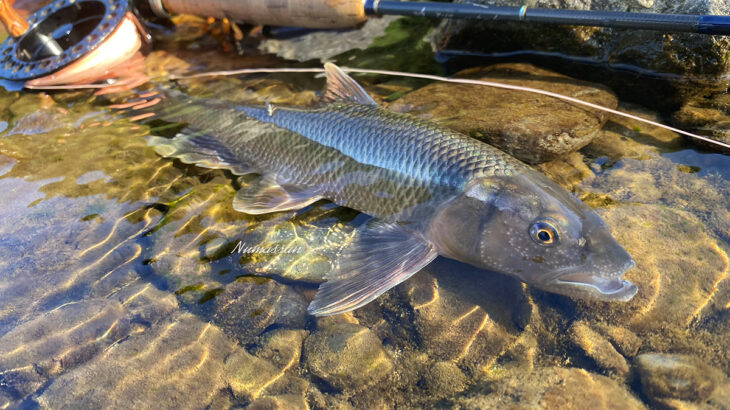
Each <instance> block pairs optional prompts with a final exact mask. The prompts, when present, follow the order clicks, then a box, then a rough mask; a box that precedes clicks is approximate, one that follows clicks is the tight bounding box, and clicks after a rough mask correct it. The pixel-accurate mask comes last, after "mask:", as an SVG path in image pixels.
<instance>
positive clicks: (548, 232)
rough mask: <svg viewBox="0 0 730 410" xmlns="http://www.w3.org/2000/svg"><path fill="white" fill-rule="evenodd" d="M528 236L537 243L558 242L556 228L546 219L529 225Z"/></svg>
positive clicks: (548, 243)
mask: <svg viewBox="0 0 730 410" xmlns="http://www.w3.org/2000/svg"><path fill="white" fill-rule="evenodd" d="M530 237H532V240H533V241H535V242H536V243H537V244H538V245H543V246H550V245H555V244H556V243H557V242H558V230H557V229H555V226H554V225H553V224H552V223H550V222H548V221H537V222H535V223H533V224H532V225H531V226H530Z"/></svg>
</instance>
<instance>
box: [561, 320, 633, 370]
mask: <svg viewBox="0 0 730 410" xmlns="http://www.w3.org/2000/svg"><path fill="white" fill-rule="evenodd" d="M569 333H570V338H571V340H572V341H573V343H574V344H575V345H576V346H577V347H578V348H580V349H581V350H582V351H583V352H584V353H585V354H586V356H588V357H590V358H591V359H593V360H594V361H595V362H596V364H597V365H598V366H599V367H600V368H602V369H604V370H605V371H606V372H608V373H609V374H611V373H613V374H617V375H618V376H626V374H628V372H629V365H628V363H626V359H624V357H623V356H621V354H620V353H619V352H617V351H616V349H615V348H614V347H613V345H612V344H611V343H610V342H609V341H608V340H606V339H605V338H604V337H603V336H602V335H601V334H600V333H598V332H596V331H595V330H593V329H591V327H590V326H589V324H588V323H587V322H585V321H580V322H575V323H574V324H573V325H572V326H571V327H570V329H569Z"/></svg>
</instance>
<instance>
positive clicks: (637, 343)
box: [594, 323, 641, 357]
mask: <svg viewBox="0 0 730 410" xmlns="http://www.w3.org/2000/svg"><path fill="white" fill-rule="evenodd" d="M594 326H595V327H596V328H597V329H598V331H599V332H600V333H601V334H602V335H603V336H605V337H606V338H608V340H610V341H611V344H613V346H614V347H615V348H616V350H618V351H619V352H620V353H621V354H622V355H624V356H626V357H634V356H636V353H637V352H638V351H639V348H640V347H641V338H640V337H639V336H637V335H636V333H634V332H632V331H630V330H629V329H626V328H624V327H620V326H614V325H609V324H606V323H597V324H595V325H594Z"/></svg>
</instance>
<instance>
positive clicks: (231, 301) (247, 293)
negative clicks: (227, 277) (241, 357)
mask: <svg viewBox="0 0 730 410" xmlns="http://www.w3.org/2000/svg"><path fill="white" fill-rule="evenodd" d="M306 310H307V301H306V300H305V299H304V297H303V296H301V295H300V294H298V293H296V292H295V291H294V290H292V289H291V288H290V287H289V286H286V285H282V284H280V283H278V282H276V281H274V280H272V279H269V278H262V277H254V276H247V277H241V278H239V279H238V280H236V281H235V282H233V283H231V284H229V285H227V286H226V287H225V289H224V290H223V291H222V293H220V294H218V295H217V296H215V299H214V306H213V314H212V320H213V322H214V323H216V324H217V325H218V326H220V327H221V328H222V329H223V330H224V331H225V332H227V333H228V334H229V335H231V337H233V338H235V339H237V340H239V341H240V342H241V343H242V344H244V345H245V344H249V343H251V342H253V341H254V339H255V338H256V337H257V336H258V335H259V334H261V333H262V332H263V331H264V330H266V329H267V328H268V327H269V326H272V325H278V326H287V327H294V328H299V327H303V326H304V322H305V321H306V319H307V312H306Z"/></svg>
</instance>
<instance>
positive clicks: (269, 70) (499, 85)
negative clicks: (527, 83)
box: [34, 67, 730, 149]
mask: <svg viewBox="0 0 730 410" xmlns="http://www.w3.org/2000/svg"><path fill="white" fill-rule="evenodd" d="M340 68H342V71H345V72H348V73H362V74H380V75H389V76H399V77H411V78H421V79H426V80H434V81H443V82H447V83H459V84H471V85H483V86H487V87H494V88H503V89H507V90H514V91H523V92H528V93H533V94H540V95H544V96H547V97H553V98H557V99H559V100H563V101H567V102H571V103H574V104H578V105H582V106H585V107H589V108H593V109H596V110H600V111H605V112H608V113H611V114H614V115H618V116H621V117H625V118H630V119H632V120H635V121H639V122H642V123H645V124H649V125H653V126H655V127H659V128H663V129H666V130H669V131H672V132H676V133H677V134H681V135H685V136H687V137H690V138H695V139H698V140H702V141H705V142H708V143H710V144H715V145H719V146H721V147H725V148H728V149H730V144H727V143H724V142H721V141H717V140H714V139H712V138H707V137H703V136H702V135H698V134H693V133H691V132H688V131H684V130H681V129H679V128H674V127H671V126H669V125H664V124H662V123H660V122H656V121H652V120H648V119H646V118H642V117H639V116H637V115H633V114H629V113H626V112H623V111H619V110H614V109H612V108H608V107H604V106H602V105H598V104H594V103H591V102H588V101H583V100H581V99H578V98H573V97H569V96H567V95H563V94H558V93H554V92H550V91H545V90H540V89H538V88H532V87H524V86H521V85H511V84H503V83H498V82H493V81H483V80H473V79H468V78H449V77H442V76H438V75H432V74H416V73H406V72H402V71H391V70H373V69H365V68H347V67H340ZM261 73H324V69H323V68H242V69H238V70H222V71H207V72H204V73H197V74H190V75H174V74H173V75H171V76H170V77H169V79H171V80H183V79H191V78H200V77H213V76H232V75H240V74H261ZM107 86H112V84H109V85H96V84H89V85H86V86H84V85H75V86H73V88H84V87H86V88H104V87H107ZM34 88H37V89H59V88H63V86H57V87H34Z"/></svg>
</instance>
